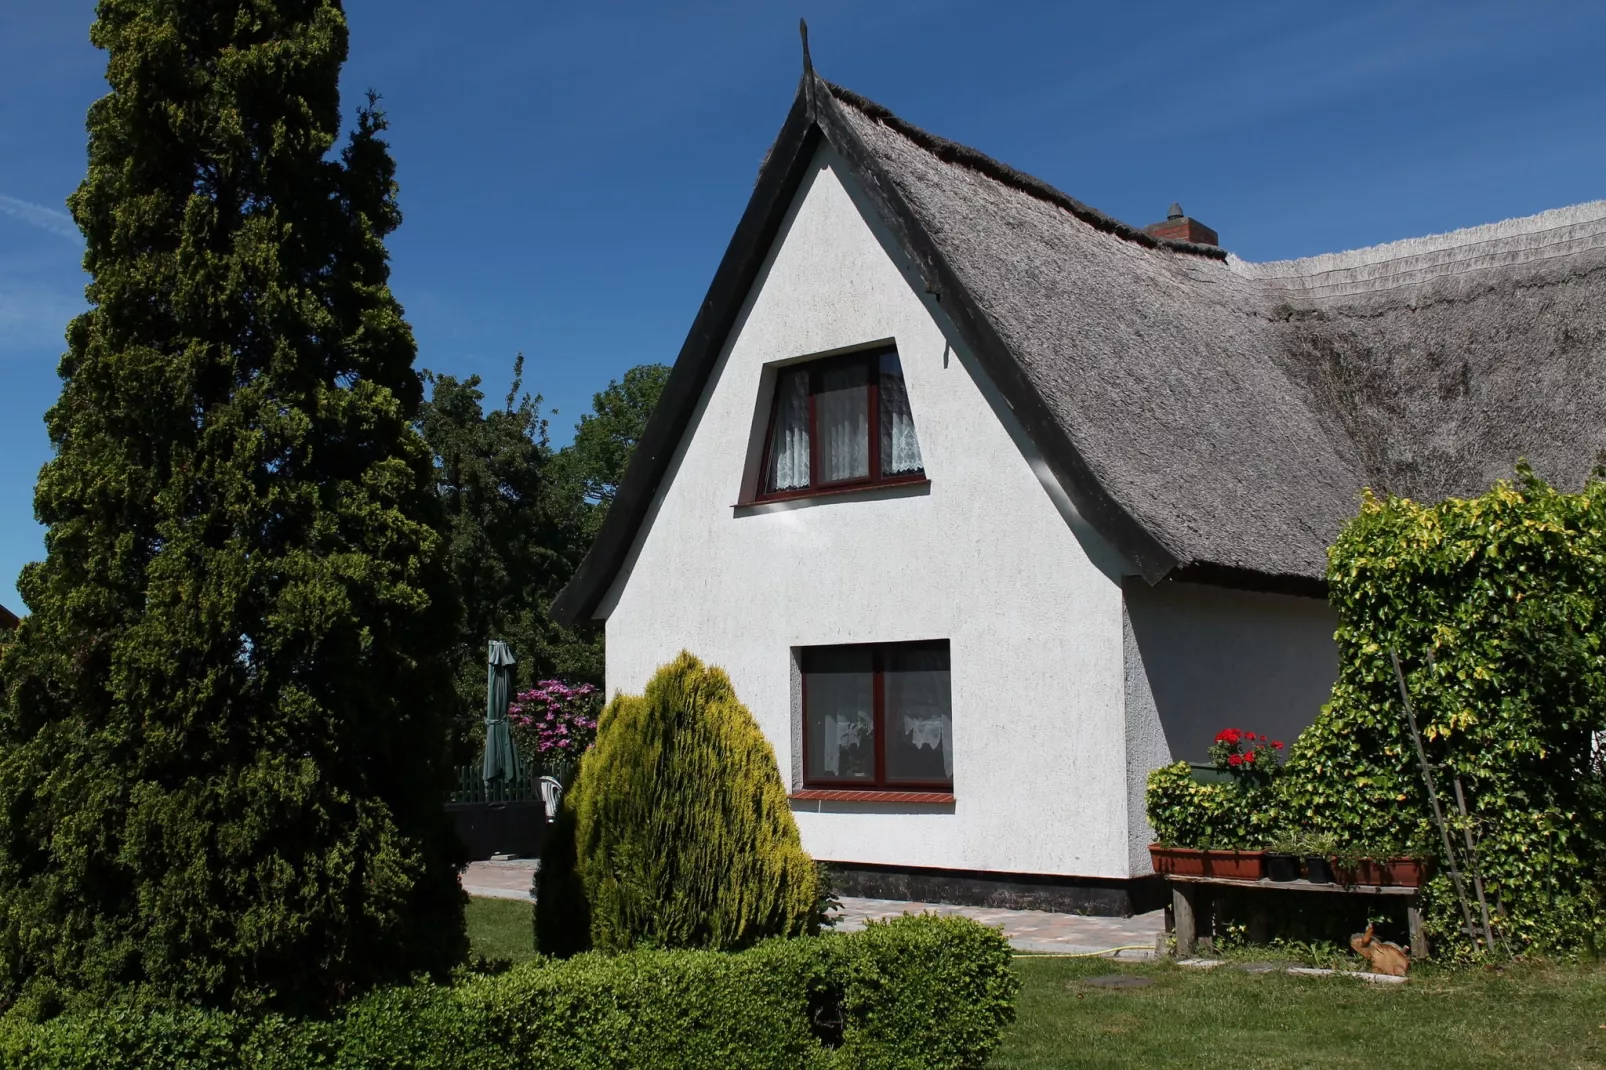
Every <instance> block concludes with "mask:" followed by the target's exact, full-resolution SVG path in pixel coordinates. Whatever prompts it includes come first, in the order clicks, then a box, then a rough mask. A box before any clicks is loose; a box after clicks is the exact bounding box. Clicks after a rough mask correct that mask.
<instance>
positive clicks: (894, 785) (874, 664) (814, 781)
mask: <svg viewBox="0 0 1606 1070" xmlns="http://www.w3.org/2000/svg"><path fill="white" fill-rule="evenodd" d="M900 647H901V648H905V649H908V648H913V647H925V648H927V649H936V648H938V647H940V648H941V649H942V651H943V652H944V653H945V654H948V657H949V662H948V664H949V672H950V673H952V671H953V654H952V651H951V648H950V646H949V644H948V640H946V639H920V640H915V641H914V642H904V643H827V644H824V645H820V646H806V647H799V648H798V652H797V658H798V670H799V677H800V678H801V688H800V697H801V699H802V701H801V703H800V705H799V709H800V712H801V714H802V718H803V733H802V734H803V763H802V765H803V787H804V788H805V789H810V788H815V789H832V788H836V789H847V790H853V791H863V792H894V793H896V792H946V793H951V792H952V791H953V787H954V782H953V778H952V777H949V778H948V779H946V780H892V781H889V780H888V779H887V738H888V737H887V733H886V730H885V728H886V712H887V701H886V685H885V679H884V671H883V670H884V665H885V657H886V651H888V650H893V649H897V648H900ZM816 650H869V651H870V665H871V674H872V684H871V721H870V724H871V737H872V738H873V739H874V741H875V779H874V780H873V781H871V780H865V779H863V778H859V777H837V778H835V779H832V778H830V777H820V776H812V775H810V772H809V756H810V755H811V754H812V753H813V751H812V750H810V748H809V720H810V718H809V670H808V656H809V653H810V651H816ZM952 687H953V683H952V677H951V676H950V678H949V688H950V690H949V693H948V705H949V711H950V716H951V715H952V710H953V691H952ZM951 742H952V741H951V740H950V745H951Z"/></svg>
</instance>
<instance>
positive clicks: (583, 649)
mask: <svg viewBox="0 0 1606 1070" xmlns="http://www.w3.org/2000/svg"><path fill="white" fill-rule="evenodd" d="M523 371H524V356H523V354H520V355H519V356H518V358H517V359H516V361H515V363H514V368H513V385H512V388H511V389H510V390H509V391H508V395H507V400H506V403H505V404H504V405H503V406H502V407H500V408H496V407H493V408H491V409H490V410H489V411H487V410H486V409H485V406H484V401H485V394H484V392H483V391H482V390H481V389H480V380H479V377H478V376H470V377H469V378H467V379H462V380H459V379H457V378H455V377H453V376H450V375H437V374H433V373H426V375H425V378H426V380H427V381H428V382H429V383H430V385H431V387H432V390H431V394H430V398H429V400H428V401H426V402H425V403H424V404H423V405H422V406H421V407H420V410H419V417H418V428H419V431H420V432H421V433H422V435H423V437H424V440H425V441H426V442H427V443H428V444H429V448H430V450H431V452H432V453H433V454H434V468H435V487H436V492H437V494H438V495H439V496H440V499H441V504H442V506H443V509H444V512H445V535H446V554H447V564H448V567H449V568H450V569H451V572H452V576H453V578H454V579H455V581H456V584H457V588H458V590H459V591H460V592H461V594H462V598H463V604H464V608H465V612H464V615H463V620H462V625H461V627H460V628H459V630H458V633H457V637H456V643H455V644H454V647H453V655H452V660H453V667H454V679H455V682H456V689H457V702H456V704H455V707H454V713H456V714H457V717H458V736H459V741H460V748H459V756H460V757H461V756H462V753H461V751H462V749H463V747H462V744H470V745H471V744H473V743H476V742H477V741H478V739H479V738H480V734H481V733H482V732H483V728H482V723H483V719H484V709H485V647H486V643H487V642H488V641H489V640H491V639H502V640H505V641H506V642H507V643H508V644H509V645H510V646H511V647H512V648H513V653H514V656H515V657H516V658H517V659H518V664H517V666H516V668H515V672H516V673H517V681H516V684H515V689H516V690H519V689H523V688H525V687H529V686H531V685H533V684H534V683H535V681H537V680H542V679H546V678H547V677H551V676H563V677H565V678H568V679H573V680H584V681H590V682H592V683H595V684H601V682H602V630H601V628H599V627H597V626H595V625H587V626H585V627H582V628H579V629H569V628H562V627H559V626H558V625H557V624H556V623H554V622H553V620H552V618H551V616H550V615H549V614H548V612H547V606H548V604H549V603H550V602H551V601H552V599H553V598H554V597H555V596H556V595H557V593H558V591H559V590H560V589H562V587H563V585H564V584H565V583H567V582H568V581H569V577H570V576H571V575H573V574H574V570H575V568H576V567H578V565H579V563H580V558H581V557H582V556H583V555H584V554H585V551H586V549H587V547H588V545H589V541H590V534H591V530H590V526H589V525H590V521H589V520H588V519H587V514H586V506H585V505H584V503H583V502H582V501H581V500H580V497H579V494H578V493H577V492H576V491H575V488H574V487H573V486H572V484H571V482H570V481H569V478H568V477H567V476H566V475H565V474H564V473H563V471H562V466H560V465H558V464H556V462H555V458H554V456H553V453H552V449H551V446H550V445H549V443H548V441H547V423H546V421H545V420H544V419H542V417H541V415H540V405H541V398H540V397H539V396H537V397H531V396H530V395H529V394H520V390H521V388H522V386H523Z"/></svg>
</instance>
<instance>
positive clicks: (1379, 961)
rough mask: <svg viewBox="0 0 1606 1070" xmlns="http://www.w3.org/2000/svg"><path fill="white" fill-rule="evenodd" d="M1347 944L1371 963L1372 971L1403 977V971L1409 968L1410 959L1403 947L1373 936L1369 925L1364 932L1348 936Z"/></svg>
mask: <svg viewBox="0 0 1606 1070" xmlns="http://www.w3.org/2000/svg"><path fill="white" fill-rule="evenodd" d="M1349 946H1350V947H1352V948H1354V949H1355V953H1356V954H1357V955H1359V956H1361V958H1363V959H1365V960H1366V961H1367V962H1368V963H1369V964H1370V965H1371V967H1372V972H1373V973H1382V974H1387V975H1388V976H1390V977H1404V976H1405V971H1406V970H1408V969H1410V968H1411V959H1410V956H1408V955H1407V954H1406V953H1405V948H1403V947H1401V946H1400V945H1399V944H1391V943H1389V942H1388V941H1387V940H1379V939H1378V938H1377V937H1375V936H1373V935H1372V926H1371V925H1367V927H1366V931H1365V932H1364V933H1356V934H1355V935H1354V936H1352V937H1350V938H1349Z"/></svg>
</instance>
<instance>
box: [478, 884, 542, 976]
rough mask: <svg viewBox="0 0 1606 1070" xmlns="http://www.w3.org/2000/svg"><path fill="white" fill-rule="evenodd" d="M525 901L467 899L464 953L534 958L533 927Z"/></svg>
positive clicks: (490, 957)
mask: <svg viewBox="0 0 1606 1070" xmlns="http://www.w3.org/2000/svg"><path fill="white" fill-rule="evenodd" d="M530 914H531V911H530V904H529V903H521V902H519V901H518V900H516V899H481V898H478V897H470V899H469V901H468V953H469V954H470V955H484V956H485V957H486V958H488V959H512V960H513V961H514V962H523V961H524V960H525V959H530V958H534V957H535V930H534V928H533V926H532V919H531V916H530Z"/></svg>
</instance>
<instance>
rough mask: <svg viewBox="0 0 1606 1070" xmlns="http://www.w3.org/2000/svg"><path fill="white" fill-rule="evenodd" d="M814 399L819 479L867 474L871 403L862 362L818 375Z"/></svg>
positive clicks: (860, 477)
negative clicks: (817, 385)
mask: <svg viewBox="0 0 1606 1070" xmlns="http://www.w3.org/2000/svg"><path fill="white" fill-rule="evenodd" d="M820 385H821V388H822V389H821V391H820V394H819V395H818V396H817V397H816V398H815V399H814V405H815V415H816V416H817V417H818V419H819V422H820V482H822V483H833V482H835V481H837V480H840V479H863V478H864V477H865V476H868V475H869V474H870V404H869V393H868V391H867V390H866V389H865V379H864V365H863V364H843V365H838V366H837V367H834V368H827V369H825V371H824V372H823V373H822V374H821V383H820Z"/></svg>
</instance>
